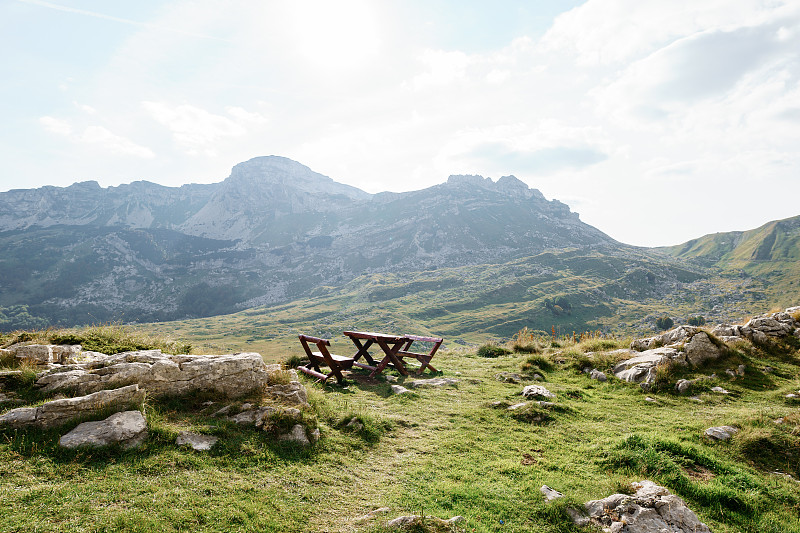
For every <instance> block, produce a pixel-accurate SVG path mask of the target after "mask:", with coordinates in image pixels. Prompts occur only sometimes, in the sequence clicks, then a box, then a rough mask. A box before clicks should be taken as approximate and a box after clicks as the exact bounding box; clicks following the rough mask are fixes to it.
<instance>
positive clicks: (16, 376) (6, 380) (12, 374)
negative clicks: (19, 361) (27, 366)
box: [0, 370, 22, 390]
mask: <svg viewBox="0 0 800 533" xmlns="http://www.w3.org/2000/svg"><path fill="white" fill-rule="evenodd" d="M21 379H22V370H3V371H2V372H0V390H2V388H3V387H4V386H7V385H11V384H13V383H16V382H18V381H19V380H21Z"/></svg>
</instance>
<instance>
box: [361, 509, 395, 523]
mask: <svg viewBox="0 0 800 533" xmlns="http://www.w3.org/2000/svg"><path fill="white" fill-rule="evenodd" d="M388 512H391V509H390V508H389V507H378V508H377V509H373V510H372V511H370V512H368V513H367V514H365V515H364V516H361V517H359V518H356V519H355V522H366V521H368V520H372V519H374V518H376V517H377V516H378V515H382V514H386V513H388Z"/></svg>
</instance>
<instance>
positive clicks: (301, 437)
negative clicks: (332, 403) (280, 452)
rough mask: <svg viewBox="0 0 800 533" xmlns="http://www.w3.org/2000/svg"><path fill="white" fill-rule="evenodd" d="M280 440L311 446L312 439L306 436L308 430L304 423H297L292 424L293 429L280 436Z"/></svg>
mask: <svg viewBox="0 0 800 533" xmlns="http://www.w3.org/2000/svg"><path fill="white" fill-rule="evenodd" d="M278 440H283V441H288V442H294V443H295V444H299V445H301V446H310V445H311V441H310V440H309V439H308V437H307V436H306V430H305V428H304V427H303V425H302V424H295V425H294V426H292V430H291V431H290V432H289V433H287V434H285V435H281V436H280V437H278Z"/></svg>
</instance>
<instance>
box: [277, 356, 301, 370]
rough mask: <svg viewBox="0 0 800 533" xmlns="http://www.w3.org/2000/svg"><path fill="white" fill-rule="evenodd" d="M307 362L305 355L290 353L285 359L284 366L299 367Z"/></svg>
mask: <svg viewBox="0 0 800 533" xmlns="http://www.w3.org/2000/svg"><path fill="white" fill-rule="evenodd" d="M306 362H307V360H306V358H305V357H301V356H299V355H290V356H289V357H287V358H286V359H284V360H283V366H284V367H285V368H297V367H298V366H300V365H302V364H303V363H306Z"/></svg>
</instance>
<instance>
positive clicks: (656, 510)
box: [573, 480, 711, 533]
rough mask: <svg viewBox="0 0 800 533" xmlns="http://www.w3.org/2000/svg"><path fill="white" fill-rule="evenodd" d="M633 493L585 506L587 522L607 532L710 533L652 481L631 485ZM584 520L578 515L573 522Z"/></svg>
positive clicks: (670, 495)
mask: <svg viewBox="0 0 800 533" xmlns="http://www.w3.org/2000/svg"><path fill="white" fill-rule="evenodd" d="M632 486H633V488H634V490H636V493H635V494H633V496H629V495H627V494H612V495H611V496H608V497H607V498H603V499H602V500H593V501H589V502H587V503H586V504H585V505H584V508H585V510H586V513H587V514H588V517H589V519H590V520H591V522H592V523H594V524H595V525H598V526H600V527H602V528H604V530H606V531H612V532H623V531H624V532H625V533H656V532H658V533H662V532H665V533H711V530H710V529H709V528H708V526H706V525H705V524H703V523H702V522H700V520H698V518H697V515H696V514H695V513H694V512H693V511H692V510H691V509H689V508H688V507H687V506H686V503H685V502H684V501H683V500H682V499H681V498H679V497H678V496H675V495H673V494H671V493H670V492H669V491H668V490H667V489H665V488H664V487H661V486H658V485H656V484H655V483H653V482H652V481H646V480H645V481H641V482H639V483H633V484H632ZM582 519H584V518H583V516H582V515H581V514H580V513H575V514H574V515H573V520H574V521H576V522H577V521H578V520H582Z"/></svg>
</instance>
